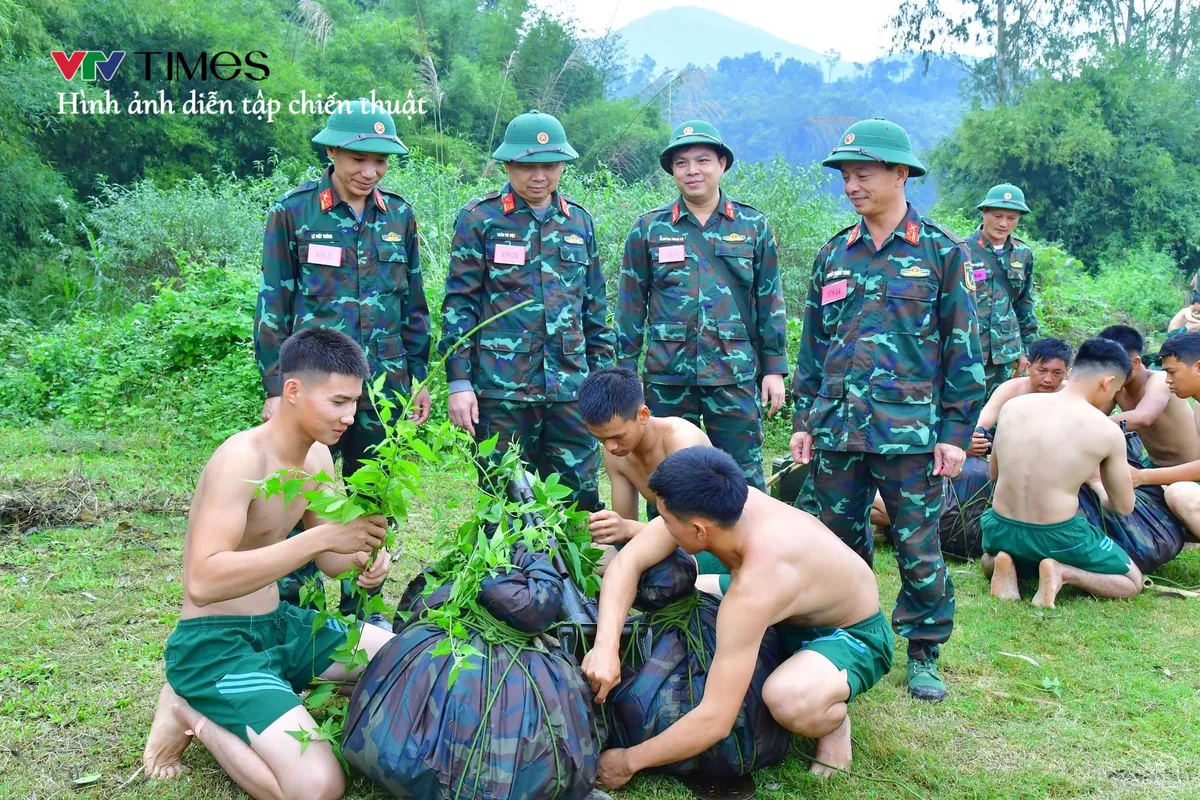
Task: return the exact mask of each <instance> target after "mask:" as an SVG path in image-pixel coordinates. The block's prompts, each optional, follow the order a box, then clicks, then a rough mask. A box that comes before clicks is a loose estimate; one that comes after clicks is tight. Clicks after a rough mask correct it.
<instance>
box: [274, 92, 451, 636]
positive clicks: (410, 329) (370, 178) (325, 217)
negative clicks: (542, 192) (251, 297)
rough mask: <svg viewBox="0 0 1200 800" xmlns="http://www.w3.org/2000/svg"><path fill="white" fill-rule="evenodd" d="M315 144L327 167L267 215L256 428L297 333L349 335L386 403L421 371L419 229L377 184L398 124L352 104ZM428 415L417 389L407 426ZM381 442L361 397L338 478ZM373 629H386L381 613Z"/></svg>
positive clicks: (345, 597)
mask: <svg viewBox="0 0 1200 800" xmlns="http://www.w3.org/2000/svg"><path fill="white" fill-rule="evenodd" d="M312 140H313V142H315V143H316V144H319V145H325V152H326V154H327V155H328V157H329V160H330V162H331V163H330V166H329V167H327V168H326V169H325V172H323V173H322V174H321V177H320V178H318V179H317V180H315V181H309V182H307V183H305V184H302V185H301V186H298V187H297V188H295V189H293V190H292V191H290V192H288V193H287V194H286V195H284V196H283V197H282V198H281V199H279V200H277V201H276V202H275V203H274V205H272V206H271V208H270V210H269V211H268V213H267V229H266V235H265V237H264V240H263V263H262V283H261V285H260V287H259V292H258V303H257V305H256V306H255V309H254V349H255V353H256V355H257V360H258V368H259V371H260V372H261V374H262V381H263V388H264V389H265V390H266V395H267V399H266V402H265V403H264V404H263V410H262V418H263V420H264V421H266V420H268V419H270V417H271V416H272V415H273V414H274V413H275V410H276V409H277V408H278V407H279V395H280V392H281V390H282V380H281V378H280V375H279V348H280V346H281V345H282V344H283V341H284V340H285V339H286V338H287V337H288V336H290V335H291V334H293V333H295V332H296V331H298V330H302V329H304V328H312V327H318V326H320V327H329V328H335V329H337V330H339V331H342V332H343V333H345V334H347V335H349V336H350V337H351V338H353V339H354V340H355V341H356V342H358V343H359V345H361V346H362V348H363V350H364V352H365V353H366V356H367V363H368V365H369V366H370V368H371V375H372V379H374V378H375V377H376V376H378V375H381V374H382V375H385V376H386V378H385V381H384V389H385V391H386V392H395V393H399V394H408V392H409V389H410V386H411V379H412V378H416V379H418V380H424V378H425V375H426V367H427V364H428V362H429V343H430V333H429V309H428V307H427V306H426V302H425V287H424V285H423V283H422V281H421V262H420V256H419V253H418V247H417V222H416V218H415V217H414V216H413V209H412V206H410V205H409V204H408V203H407V202H405V200H404V198H402V197H401V196H400V195H398V194H395V193H394V192H391V191H389V190H387V189H384V188H382V187H381V186H380V185H379V184H380V181H382V180H383V176H384V175H385V174H386V173H387V170H388V156H389V155H397V156H405V155H407V154H408V149H407V148H406V147H405V146H404V143H403V142H401V141H400V138H399V137H398V136H397V135H396V125H395V122H393V120H392V117H391V115H390V114H388V113H387V112H386V111H384V110H383V109H382V108H380V107H377V106H375V105H373V104H372V102H371V101H370V100H367V99H365V98H364V99H359V100H354V101H350V102H346V103H343V104H341V105H340V106H339V108H338V109H337V110H336V111H335V112H334V113H333V114H332V115H331V116H330V117H329V121H328V123H327V124H326V126H325V129H324V130H322V131H321V132H320V133H318V134H317V135H316V136H314V137H313V139H312ZM429 406H430V400H429V392H428V391H427V390H425V389H422V390H421V392H420V393H419V394H418V395H417V397H416V398H414V400H413V403H412V409H413V412H412V419H413V420H414V421H416V422H417V423H418V424H420V423H422V422H424V421H425V420H426V418H428V416H429ZM382 438H383V427H382V425H381V424H380V421H379V418H378V416H377V415H376V413H375V409H374V406H373V405H372V404H371V401H370V399H369V398H368V397H367V396H366V395H365V394H364V396H363V397H362V398H360V400H359V404H358V413H357V415H356V416H355V420H354V424H352V425H351V426H350V427H349V428H347V429H346V430H345V431H344V432H342V435H341V438H340V439H339V440H338V443H337V445H336V446H335V448H334V451H335V453H336V452H340V454H341V456H342V475H343V477H349V476H350V475H353V474H354V473H355V472H356V471H357V470H358V468H359V467H360V466H361V463H362V461H361V460H362V458H363V457H364V456H370V452H369V450H370V448H371V447H373V446H374V445H376V444H378V443H379V442H380V441H381V440H382ZM293 533H294V532H293ZM310 574H316V566H315V565H313V564H311V563H310V564H309V565H307V566H306V567H302V568H301V569H300V570H297V571H296V572H295V573H293V574H292V575H291V576H289V577H288V578H284V579H283V580H281V581H280V582H279V583H280V591H281V593H282V594H283V596H284V598H285V599H288V600H291V601H292V602H298V600H299V594H298V592H299V586H300V584H302V583H303V582H304V581H305V579H306V578H307V576H308V575H310ZM348 583H349V582H348V581H343V582H342V599H341V609H342V612H343V613H344V614H353V613H355V611H356V610H357V609H356V605H357V603H356V601H355V600H354V598H353V595H352V589H351V588H350V586H349V585H348ZM375 591H376V592H378V591H379V589H378V588H377V589H376V590H375ZM369 621H370V622H372V623H374V624H378V625H380V626H381V627H385V628H388V629H390V627H391V626H390V625H388V623H387V622H386V621H385V620H384V619H383V616H382V615H380V614H374V615H372V617H371V619H369Z"/></svg>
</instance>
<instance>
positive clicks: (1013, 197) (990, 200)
mask: <svg viewBox="0 0 1200 800" xmlns="http://www.w3.org/2000/svg"><path fill="white" fill-rule="evenodd" d="M975 207H976V208H978V209H979V210H980V211H983V210H985V209H989V208H1007V209H1009V210H1011V211H1020V212H1021V213H1022V214H1028V213H1029V206H1027V205H1025V193H1024V192H1022V191H1021V190H1020V189H1018V188H1017V187H1016V186H1013V185H1012V184H1011V183H998V184H996V185H995V186H993V187H992V188H991V189H989V190H988V193H987V197H985V198H983V202H982V203H980V204H979V205H977V206H975Z"/></svg>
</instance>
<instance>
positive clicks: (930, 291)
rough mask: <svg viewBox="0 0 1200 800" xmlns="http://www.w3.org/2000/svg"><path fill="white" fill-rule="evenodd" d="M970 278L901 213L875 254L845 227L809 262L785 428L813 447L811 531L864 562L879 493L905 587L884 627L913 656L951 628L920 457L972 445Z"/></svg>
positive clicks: (974, 386)
mask: <svg viewBox="0 0 1200 800" xmlns="http://www.w3.org/2000/svg"><path fill="white" fill-rule="evenodd" d="M972 277H973V276H972V273H971V272H970V267H969V265H968V257H967V250H966V247H965V246H964V244H963V242H962V240H961V239H959V238H957V237H956V236H954V235H953V234H952V233H949V232H948V231H946V230H945V229H943V228H941V227H940V226H938V225H937V224H936V223H934V222H931V221H930V220H927V219H924V218H922V217H921V216H920V215H919V214H918V213H917V211H916V209H914V208H913V207H912V206H911V205H910V206H909V207H908V213H907V215H906V216H905V217H904V219H903V220H902V221H901V222H900V224H899V226H898V227H897V229H896V230H895V231H894V232H893V233H892V234H891V235H890V236H889V237H888V239H887V240H886V241H884V242H883V243H882V244H881V245H880V246H878V247H877V246H876V245H875V243H874V242H873V241H871V235H870V233H869V232H868V231H867V226H866V224H865V223H863V222H862V221H860V222H859V223H858V224H856V225H853V226H851V227H849V228H846V229H845V230H843V231H841V232H840V233H838V234H837V235H836V236H834V237H833V239H831V240H830V241H829V242H828V243H827V244H826V245H825V246H824V247H823V248H821V251H820V252H819V253H818V255H817V258H816V261H815V263H814V265H813V272H812V282H811V285H810V288H809V292H808V298H807V300H806V302H805V317H804V336H803V339H802V341H801V348H800V354H799V356H798V358H797V363H796V373H795V377H794V379H793V393H794V395H795V399H796V410H795V420H794V426H795V430H797V431H807V432H808V433H811V434H812V436H813V437H814V447H815V448H816V450H817V453H816V464H815V469H813V470H812V473H811V474H812V481H811V491H812V492H813V494H814V495H815V497H814V498H813V500H814V501H815V506H816V508H817V509H818V511H819V514H820V518H821V521H822V522H823V523H825V525H826V526H828V527H829V528H830V529H831V530H832V531H834V533H836V534H837V535H838V536H839V537H840V538H841V539H842V540H843V541H844V542H846V543H847V544H848V545H850V546H851V547H853V548H854V549H855V550H856V551H857V552H858V553H859V554H860V555H862V556H863V558H865V559H867V560H868V561H870V560H871V558H872V551H873V540H872V537H871V534H870V532H869V531H868V530H867V512H868V509H869V507H870V505H871V500H872V497H873V487H874V486H878V487H879V489H880V492H881V493H882V494H883V499H884V503H885V505H886V506H887V510H888V514H889V515H890V516H891V519H892V520H893V522H892V535H893V541H894V543H895V546H896V560H897V561H898V562H899V565H900V574H901V578H902V584H901V589H900V594H899V597H898V598H897V605H896V609H895V612H894V613H893V615H892V625H893V627H894V628H895V630H896V632H897V633H899V634H900V635H901V636H904V637H906V638H908V639H909V655H910V657H913V658H918V659H923V660H924V659H930V658H936V656H937V651H938V645H939V644H940V643H942V642H945V641H946V640H947V639H948V638H949V637H950V630H951V627H952V626H953V620H954V587H953V585H952V583H951V581H950V576H949V575H948V574H947V572H946V565H945V562H944V561H943V560H942V554H941V547H940V542H939V540H938V516H939V514H940V512H941V504H942V479H941V478H940V477H937V476H934V475H933V462H932V458H931V456H930V453H931V452H932V451H933V449H934V445H935V444H937V443H939V442H942V443H947V444H954V445H957V446H959V447H962V448H964V449H965V448H966V447H968V446H969V445H970V441H971V431H972V427H973V425H974V420H975V418H976V416H977V413H978V411H979V404H980V401H981V400H982V397H983V365H982V362H981V361H980V355H979V333H978V322H977V319H976V312H975V304H974V288H975V287H974V285H973V283H972Z"/></svg>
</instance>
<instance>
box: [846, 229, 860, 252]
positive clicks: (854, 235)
mask: <svg viewBox="0 0 1200 800" xmlns="http://www.w3.org/2000/svg"><path fill="white" fill-rule="evenodd" d="M860 235H861V229H860V227H859V225H855V226H854V227H853V228H851V229H850V235H849V236H847V237H846V247H849V246H850V245H852V244H854V243H855V242H857V241H858V237H859V236H860Z"/></svg>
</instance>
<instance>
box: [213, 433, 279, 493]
mask: <svg viewBox="0 0 1200 800" xmlns="http://www.w3.org/2000/svg"><path fill="white" fill-rule="evenodd" d="M259 430H260V428H251V429H250V430H245V431H241V432H239V433H235V434H233V435H232V436H230V437H229V438H228V439H226V440H225V441H224V442H221V444H220V445H219V446H218V447H217V449H216V450H214V451H213V454H212V455H211V456H209V458H208V463H207V464H205V465H204V474H208V475H213V474H217V473H220V474H221V475H236V476H237V477H238V478H241V479H244V480H259V479H261V478H265V477H267V474H266V466H267V461H268V459H267V454H266V451H265V450H264V448H263V445H262V437H261V435H260V434H259Z"/></svg>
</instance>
